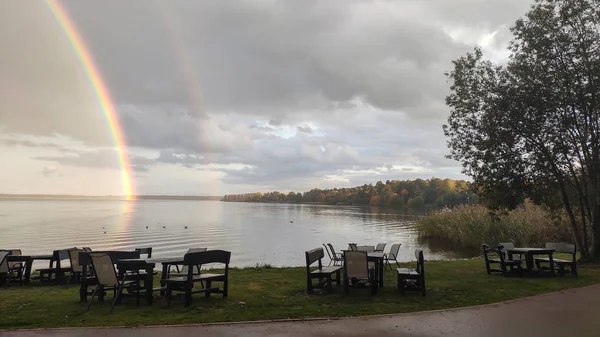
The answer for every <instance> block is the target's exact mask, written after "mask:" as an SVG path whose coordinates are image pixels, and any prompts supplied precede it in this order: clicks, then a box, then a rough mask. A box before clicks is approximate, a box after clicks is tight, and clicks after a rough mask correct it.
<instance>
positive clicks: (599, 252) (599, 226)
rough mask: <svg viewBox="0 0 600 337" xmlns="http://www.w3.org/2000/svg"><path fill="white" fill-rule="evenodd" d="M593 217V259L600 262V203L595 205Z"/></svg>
mask: <svg viewBox="0 0 600 337" xmlns="http://www.w3.org/2000/svg"><path fill="white" fill-rule="evenodd" d="M593 207H594V209H593V215H592V224H591V225H592V245H593V246H592V259H593V260H594V261H600V203H598V202H596V203H595V204H594V206H593Z"/></svg>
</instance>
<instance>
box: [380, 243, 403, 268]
mask: <svg viewBox="0 0 600 337" xmlns="http://www.w3.org/2000/svg"><path fill="white" fill-rule="evenodd" d="M401 245H402V244H401V243H394V244H393V245H392V248H390V251H389V252H388V253H387V254H384V256H383V260H384V262H385V263H386V265H387V267H390V270H392V265H391V264H390V261H394V262H396V267H400V263H399V262H398V253H399V252H400V246H401Z"/></svg>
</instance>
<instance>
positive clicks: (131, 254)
mask: <svg viewBox="0 0 600 337" xmlns="http://www.w3.org/2000/svg"><path fill="white" fill-rule="evenodd" d="M89 253H90V252H79V264H80V265H82V266H83V265H86V266H89V265H91V264H92V261H91V260H90V255H89ZM93 253H103V254H108V255H110V257H111V258H112V259H113V260H114V261H117V260H122V259H139V258H140V252H137V251H135V250H133V251H132V250H107V251H99V252H93Z"/></svg>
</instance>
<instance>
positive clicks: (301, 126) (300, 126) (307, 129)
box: [296, 125, 313, 134]
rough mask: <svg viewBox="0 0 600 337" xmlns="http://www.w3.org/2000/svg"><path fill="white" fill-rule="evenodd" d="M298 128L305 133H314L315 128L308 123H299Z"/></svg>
mask: <svg viewBox="0 0 600 337" xmlns="http://www.w3.org/2000/svg"><path fill="white" fill-rule="evenodd" d="M296 128H297V129H298V131H300V132H304V133H308V134H312V133H313V130H312V129H311V128H310V126H308V125H298V126H297V127H296Z"/></svg>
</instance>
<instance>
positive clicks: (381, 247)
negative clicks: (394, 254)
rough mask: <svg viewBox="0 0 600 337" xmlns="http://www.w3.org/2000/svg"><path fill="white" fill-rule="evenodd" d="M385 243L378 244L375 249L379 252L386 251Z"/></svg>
mask: <svg viewBox="0 0 600 337" xmlns="http://www.w3.org/2000/svg"><path fill="white" fill-rule="evenodd" d="M385 245H386V244H385V243H378V244H377V246H376V247H375V251H377V252H383V250H384V249H385Z"/></svg>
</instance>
